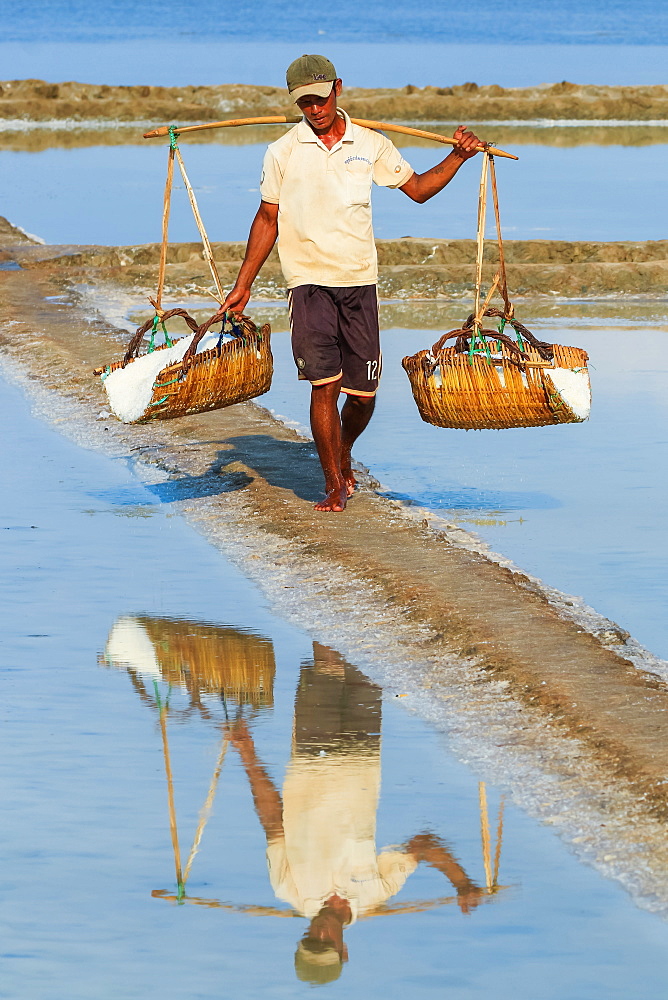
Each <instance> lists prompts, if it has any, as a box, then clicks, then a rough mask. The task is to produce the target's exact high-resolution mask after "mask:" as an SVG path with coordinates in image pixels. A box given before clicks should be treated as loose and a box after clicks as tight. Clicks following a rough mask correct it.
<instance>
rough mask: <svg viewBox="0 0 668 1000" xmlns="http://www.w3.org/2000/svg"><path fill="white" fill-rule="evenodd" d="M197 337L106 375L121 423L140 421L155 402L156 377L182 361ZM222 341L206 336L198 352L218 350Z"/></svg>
mask: <svg viewBox="0 0 668 1000" xmlns="http://www.w3.org/2000/svg"><path fill="white" fill-rule="evenodd" d="M194 336H195V334H194V333H191V334H190V335H189V336H187V337H181V338H180V339H179V340H177V341H176V343H175V344H174V346H173V347H166V348H164V350H160V351H153V352H152V353H151V354H144V355H142V357H140V358H137V359H136V361H133V362H131V363H130V364H128V365H126V366H125V368H117V369H116V370H115V371H113V372H110V373H109V374H108V375H103V376H102V378H103V380H104V387H105V389H106V390H107V396H108V397H109V406H110V407H111V409H112V411H113V412H114V413H115V414H116V416H117V417H118V419H119V420H122V421H123V423H124V424H131V423H132V422H133V421H134V420H139V418H140V417H141V416H142V415H143V413H144V411H145V409H146V407H147V406H148V404H149V403H150V402H151V397H152V396H153V384H154V382H155V380H156V376H157V375H158V374H159V373H160V372H161V371H162V369H163V368H167V367H168V365H173V364H174V363H175V362H177V361H181V360H182V358H183V355H184V354H185V353H186V351H187V350H188V348H189V347H190V344H191V342H192V339H193V337H194ZM219 339H220V334H219V333H206V334H205V335H204V336H203V337H202V339H201V341H200V342H199V344H198V346H197V352H196V353H197V354H199V353H200V352H201V351H209V350H211V348H213V347H216V345H217V344H218V341H219ZM231 339H232V338H231V336H230V335H229V334H225V336H224V337H223V340H231Z"/></svg>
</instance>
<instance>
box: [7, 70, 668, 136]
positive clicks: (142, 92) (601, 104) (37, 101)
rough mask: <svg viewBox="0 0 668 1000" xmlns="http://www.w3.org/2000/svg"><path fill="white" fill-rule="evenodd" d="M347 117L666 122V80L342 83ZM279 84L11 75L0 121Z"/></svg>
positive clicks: (257, 94) (257, 100)
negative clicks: (127, 82) (129, 82)
mask: <svg viewBox="0 0 668 1000" xmlns="http://www.w3.org/2000/svg"><path fill="white" fill-rule="evenodd" d="M341 104H342V106H343V107H345V108H346V110H347V111H349V113H350V114H351V115H353V117H362V118H373V119H376V120H378V121H407V122H448V121H456V122H459V121H465V122H467V121H471V122H473V121H475V122H492V123H497V122H512V123H513V124H517V123H521V122H527V123H531V124H533V125H535V124H536V122H539V121H554V122H582V123H585V122H597V123H598V122H638V123H648V122H652V123H657V124H659V125H662V124H663V123H668V87H666V86H636V87H621V86H620V87H604V86H594V85H579V84H575V83H570V82H568V81H563V82H561V83H555V84H549V85H541V86H538V87H527V88H515V87H513V88H504V87H501V86H498V85H496V84H493V85H491V86H478V85H477V84H476V83H473V82H466V83H462V84H460V85H456V86H452V87H415V86H412V85H410V84H409V85H407V86H405V87H401V88H394V89H393V88H373V89H372V88H360V87H351V88H345V89H344V94H343V97H342V100H341ZM292 110H293V109H292V108H291V106H290V103H289V101H288V100H287V95H286V91H285V89H284V88H282V87H272V86H250V85H245V84H223V85H220V86H189V87H160V86H106V85H98V84H86V83H75V82H67V83H49V82H46V81H43V80H11V81H4V82H1V83H0V121H16V120H22V121H26V122H30V121H32V122H40V121H41V122H44V121H58V120H62V121H65V120H67V121H74V122H80V123H84V122H100V121H106V122H116V123H119V124H122V123H123V122H128V123H129V122H135V123H136V122H140V121H141V122H145V121H150V122H155V123H156V124H158V123H164V122H170V121H171V122H179V123H185V122H191V121H219V120H221V119H225V118H235V117H244V116H248V117H250V116H260V115H280V114H285V113H286V112H288V111H289V112H290V113H292Z"/></svg>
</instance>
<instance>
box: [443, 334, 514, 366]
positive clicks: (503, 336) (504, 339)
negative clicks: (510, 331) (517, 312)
mask: <svg viewBox="0 0 668 1000" xmlns="http://www.w3.org/2000/svg"><path fill="white" fill-rule="evenodd" d="M472 333H473V329H472V328H471V327H467V326H464V327H462V329H461V330H452V331H451V332H450V333H444V334H443V336H442V337H441V338H440V340H437V341H436V343H435V344H434V346H433V347H432V349H431V353H432V354H433V355H436V354H438V352H439V351H441V350H442V349H443V347H444V346H445V344H446V343H447V341H448V340H452V338H453V337H457V338H459V337H461V338H464V337H470V336H471V334H472ZM478 336H480V337H487V339H488V340H501V341H502V342H503V343H504V344H505V345H506V347H508V348H509V349H510V350H511V351H514V352H515V353H516V354H518V355H519V356H520V358H524V359H525V360H526V361H528V360H529V356H528V354H525V353H524V351H523V350H521V348H520V347H518V345H517V344H515V343H513V341H512V340H511V339H510V337H509V336H508V335H507V334H505V333H499V332H498V331H497V330H479V331H478Z"/></svg>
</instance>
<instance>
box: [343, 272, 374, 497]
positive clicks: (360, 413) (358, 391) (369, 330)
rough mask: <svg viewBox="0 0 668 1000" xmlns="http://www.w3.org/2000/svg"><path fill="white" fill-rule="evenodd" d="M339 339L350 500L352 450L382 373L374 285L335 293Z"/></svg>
mask: <svg viewBox="0 0 668 1000" xmlns="http://www.w3.org/2000/svg"><path fill="white" fill-rule="evenodd" d="M337 304H338V307H339V334H340V337H341V367H342V369H343V381H342V383H341V389H342V391H343V392H344V393H345V394H346V401H345V403H344V404H343V408H342V410H341V423H342V430H341V474H342V476H343V478H344V479H345V481H346V491H347V494H348V496H351V495H352V493H353V492H354V490H355V486H356V485H357V483H356V480H355V476H354V475H353V472H352V469H351V461H350V452H351V450H352V446H353V444H354V443H355V441H356V440H357V438H358V437H359V436H360V434H361V433H362V431H363V430H365V428H366V426H367V424H368V423H369V421H370V420H371V416H372V414H373V411H374V407H375V394H376V390H377V388H378V383H379V380H380V371H381V353H380V329H379V323H378V293H377V291H376V287H375V285H363V286H361V287H358V288H341V289H339V290H338V291H337Z"/></svg>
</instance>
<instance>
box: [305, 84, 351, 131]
mask: <svg viewBox="0 0 668 1000" xmlns="http://www.w3.org/2000/svg"><path fill="white" fill-rule="evenodd" d="M340 93H341V81H340V80H335V81H334V84H333V85H332V90H331V93H330V95H329V97H318V96H317V95H316V94H305V95H304V97H300V98H299V100H298V101H297V107H298V108H299V110H300V111H301V112H302V114H303V115H304V117H305V118H306V121H307V122H308V123H309V125H310V126H311V128H312V129H313V130H314V131H315V132H327V131H328V130H329V129H330V128H331V127H332V125H333V123H334V121H335V119H336V99H337V97H338V96H339V94H340Z"/></svg>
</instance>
